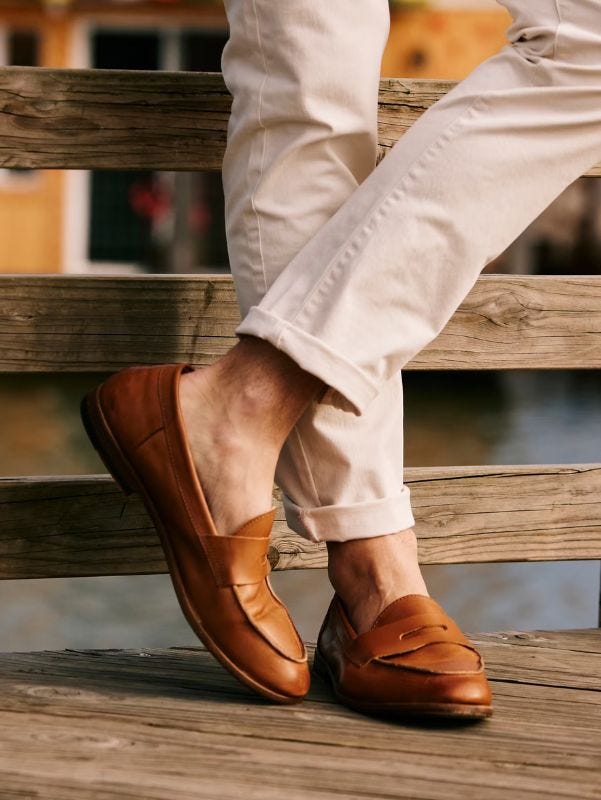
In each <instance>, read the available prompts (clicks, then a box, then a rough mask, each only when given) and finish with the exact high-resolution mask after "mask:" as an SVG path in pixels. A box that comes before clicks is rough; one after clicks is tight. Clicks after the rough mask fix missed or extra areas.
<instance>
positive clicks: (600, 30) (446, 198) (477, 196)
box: [190, 0, 601, 591]
mask: <svg viewBox="0 0 601 800" xmlns="http://www.w3.org/2000/svg"><path fill="white" fill-rule="evenodd" d="M505 5H506V6H507V7H508V8H509V9H510V10H511V11H513V13H514V17H515V23H514V25H513V26H512V27H511V29H510V32H509V34H510V39H511V42H512V44H511V46H509V47H507V48H505V49H504V50H503V51H502V52H501V53H500V54H499V55H498V56H495V57H494V58H492V59H489V60H488V61H486V62H485V63H484V64H483V65H481V66H480V67H479V68H478V69H477V70H475V71H474V72H473V73H472V75H470V76H469V77H468V78H467V79H466V80H465V81H463V82H462V83H461V84H460V85H459V87H458V88H457V89H456V90H454V91H453V92H452V93H450V94H449V95H448V96H447V97H446V98H444V99H443V100H442V101H440V102H439V103H437V104H436V105H435V106H434V107H433V108H432V109H430V110H429V111H428V112H427V113H426V114H425V115H424V116H423V117H422V118H421V119H420V120H419V122H418V123H417V124H416V125H415V126H414V127H413V128H412V130H411V131H410V132H409V133H408V134H406V135H405V136H404V137H403V139H402V140H401V141H400V142H399V143H398V144H397V145H396V146H395V148H393V151H392V153H391V154H390V155H389V156H387V158H386V159H385V160H384V162H383V163H382V164H380V165H379V166H378V167H377V168H376V169H375V170H374V172H373V173H372V174H371V175H370V176H369V177H368V178H367V179H366V180H365V181H364V182H363V183H362V184H361V185H360V186H359V188H358V189H357V190H356V191H355V192H354V193H353V194H352V196H351V197H350V198H349V200H348V201H347V202H345V203H344V204H343V205H342V207H341V208H340V209H339V210H338V212H336V213H335V214H334V216H333V217H332V218H331V220H330V221H329V222H327V223H326V224H325V225H324V226H323V227H322V228H321V229H320V231H319V232H318V233H317V235H316V236H314V237H313V239H312V240H311V241H310V242H309V243H308V244H307V245H306V246H305V247H304V248H303V249H302V250H301V252H300V253H299V254H298V255H297V256H296V257H295V258H294V259H293V260H292V262H291V263H290V264H289V265H288V266H287V267H286V268H285V269H284V271H283V272H282V273H281V275H280V277H279V278H278V279H277V280H276V282H275V284H274V285H273V286H272V287H271V288H270V289H269V291H268V292H267V294H266V296H265V297H264V299H263V300H262V301H261V302H260V303H259V304H258V306H257V307H255V308H253V309H252V310H251V311H250V313H249V314H248V315H247V317H246V319H245V320H244V321H243V323H242V325H241V326H240V328H239V333H240V334H248V335H250V336H251V337H260V338H264V339H266V340H268V341H269V342H271V343H272V344H273V345H275V347H276V348H278V351H276V350H274V349H272V350H271V351H269V350H266V349H265V347H264V346H262V347H260V346H259V343H257V342H256V340H255V339H254V338H252V339H247V337H243V339H244V340H243V342H241V344H240V345H239V346H238V348H235V349H234V351H232V353H231V355H230V356H228V357H226V359H224V360H223V361H222V362H221V364H220V365H218V366H217V368H216V370H213V371H212V372H211V370H212V368H210V370H208V371H205V373H206V374H205V375H203V376H202V380H207V381H208V380H209V379H210V380H211V381H212V384H213V388H212V390H211V391H212V392H214V394H215V396H221V397H222V399H224V395H223V394H221V393H222V390H223V381H221V380H220V378H219V375H220V374H221V373H223V372H224V371H227V370H226V368H227V367H228V365H232V364H237V367H236V371H233V370H230V371H229V372H227V375H228V380H229V384H228V387H227V396H228V397H229V398H231V399H232V402H234V401H235V397H236V393H237V392H240V391H241V389H242V384H243V383H244V381H245V380H246V381H247V385H250V383H252V382H253V380H254V378H252V379H251V378H250V376H251V375H254V374H255V371H256V369H257V365H258V364H259V363H260V370H261V371H260V374H261V386H258V385H257V384H255V390H256V394H255V400H256V399H257V395H261V403H260V404H259V405H260V408H258V409H257V411H256V413H257V414H260V416H261V418H262V425H263V429H264V431H266V430H267V429H268V427H269V426H268V424H267V421H268V420H271V421H272V422H273V423H274V424H275V423H276V422H278V421H279V422H281V423H282V429H281V430H285V429H286V425H285V424H284V421H283V419H282V410H283V409H284V407H285V406H287V404H288V403H292V402H294V401H293V395H294V398H296V401H298V405H297V406H295V407H296V408H297V410H298V409H299V408H302V410H303V411H306V409H307V408H309V407H310V406H311V403H312V401H314V399H315V398H316V397H317V396H318V393H319V384H317V385H316V384H312V383H311V380H310V379H309V377H308V375H309V374H310V375H314V376H317V377H318V378H321V380H322V381H323V382H324V383H325V384H327V385H330V386H331V387H333V388H332V389H331V390H330V391H329V392H327V394H326V396H325V398H323V399H322V400H321V404H322V405H324V406H326V408H329V409H334V408H335V407H336V408H342V409H344V410H345V411H348V412H352V411H359V412H361V413H362V414H364V413H365V412H366V411H367V410H368V408H369V406H370V403H372V402H376V401H377V397H378V395H379V394H380V393H381V392H382V391H383V390H385V389H386V388H387V385H388V383H389V381H391V380H395V379H396V375H397V374H398V370H399V369H400V368H402V366H403V365H404V364H405V363H406V362H407V360H409V359H410V358H411V357H412V356H413V355H414V354H415V353H416V352H418V351H419V350H420V349H421V348H422V347H424V346H425V345H426V344H427V343H428V342H429V341H431V339H433V338H434V337H435V336H436V335H437V334H438V332H439V331H440V330H441V329H442V327H443V326H444V325H445V324H446V322H447V320H448V319H449V318H450V316H451V315H452V313H453V312H454V310H455V308H456V307H457V305H458V304H459V303H460V302H461V300H462V299H463V297H464V296H465V295H466V294H467V292H468V291H469V289H470V288H471V286H472V285H473V283H474V281H475V280H476V278H477V276H478V274H479V273H480V271H481V269H482V267H483V266H484V265H485V264H486V263H487V262H488V261H489V260H490V259H491V258H493V257H494V256H495V255H496V254H497V253H498V252H499V251H501V250H502V249H503V248H504V247H505V246H507V245H508V244H509V243H510V242H511V241H512V240H513V239H514V238H515V237H516V236H517V235H518V234H519V233H520V231H521V230H522V229H523V228H524V227H525V226H526V225H527V224H528V223H529V222H530V221H531V220H532V219H533V218H534V217H535V216H536V215H537V214H538V213H539V212H540V211H541V210H542V209H543V208H544V207H545V206H546V205H547V204H548V203H549V202H550V201H551V200H552V199H553V198H554V197H555V196H556V195H557V194H558V193H559V192H560V191H561V190H562V189H563V188H564V187H565V186H567V185H568V184H569V183H570V182H571V181H572V180H574V179H575V178H576V177H577V176H578V175H579V174H581V173H582V172H584V171H585V170H586V169H587V168H588V167H589V166H590V165H591V164H593V163H594V162H595V161H596V160H597V159H598V158H600V157H601V106H599V103H598V98H599V92H600V89H601V19H600V15H599V13H598V12H599V6H598V3H597V2H594V1H593V0H579V2H568V0H559V2H557V3H556V2H555V1H554V0H537V2H529V3H527V4H526V3H523V4H516V3H514V2H513V0H511V2H510V1H509V0H507V2H506V3H505ZM253 342H254V344H253ZM253 352H256V353H257V356H256V358H255V357H254V356H253ZM278 353H279V354H278ZM290 357H291V358H292V360H293V361H294V362H295V363H296V364H297V365H298V366H299V368H300V369H301V370H302V369H304V370H306V371H307V373H308V375H307V383H306V384H303V381H302V376H300V377H299V375H296V379H295V382H294V386H295V388H294V392H293V393H292V394H291V393H289V394H288V395H287V394H286V392H287V389H286V379H285V378H283V377H282V375H283V372H282V370H284V371H285V369H287V368H288V367H287V366H286V365H288V364H289V361H290ZM241 365H244V366H245V369H244V370H242V371H241ZM272 373H273V374H274V375H276V374H277V375H279V376H280V378H279V379H277V380H276V379H274V381H273V383H274V385H275V384H276V383H277V385H278V386H279V389H278V390H277V391H274V392H273V393H272V395H271V396H269V395H270V389H269V387H270V386H271V383H272V381H271V378H270V375H271V374H272ZM236 374H239V378H238V379H237V378H236ZM295 374H296V373H295ZM278 380H279V383H278ZM190 383H191V382H190ZM303 386H304V387H305V388H302V387H303ZM261 387H262V388H261ZM266 387H267V388H266ZM245 391H247V390H245ZM303 392H304V394H303ZM287 411H288V408H286V413H287ZM232 413H233V412H232ZM241 416H242V415H241ZM240 425H241V427H244V425H245V423H244V422H243V421H241V423H240ZM293 426H294V422H292V424H291V427H290V430H291V429H292V427H293ZM280 434H281V431H280ZM273 438H274V440H275V439H277V436H274V437H273ZM284 438H286V437H284ZM268 440H269V437H268V436H266V437H265V438H263V439H260V438H259V439H256V440H255V450H256V449H257V448H258V449H259V450H261V448H262V447H264V446H266V442H267V441H268ZM282 444H283V440H282ZM365 449H366V450H368V449H369V443H367V444H366V448H365ZM201 450H202V447H201V448H200V449H199V452H200V453H201ZM199 460H200V461H201V462H202V453H201V455H200V457H199ZM247 463H250V464H252V463H253V462H252V459H249V461H248V462H247ZM265 485H267V482H265ZM250 491H251V487H250V485H249V486H248V487H247V491H246V495H248V494H249V493H250ZM263 492H264V494H263V501H264V502H267V500H266V494H267V492H266V490H265V489H264V490H263ZM246 495H245V494H244V493H239V495H238V496H239V497H240V498H242V497H243V496H246ZM215 497H216V499H215V504H216V506H217V505H219V504H221V505H223V504H224V502H225V499H224V497H218V496H217V495H216V496H215ZM240 505H241V507H243V505H244V504H243V502H240ZM345 546H346V545H345ZM365 585H366V586H367V583H366V584H365ZM357 591H359V589H357Z"/></svg>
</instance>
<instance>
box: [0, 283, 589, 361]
mask: <svg viewBox="0 0 601 800" xmlns="http://www.w3.org/2000/svg"><path fill="white" fill-rule="evenodd" d="M238 322H239V312H238V304H237V302H236V296H235V292H234V285H233V282H232V279H231V277H230V276H224V275H208V276H207V275H196V276H168V275H162V276H143V277H118V278H114V277H111V278H108V277H98V276H96V277H91V276H70V275H58V276H54V275H52V276H51V275H35V276H25V275H4V276H0V371H2V372H24V371H26V372H110V371H114V370H117V369H121V368H122V367H125V366H129V365H131V364H156V363H163V362H176V361H177V362H183V361H186V362H190V363H192V364H195V365H206V364H209V363H211V362H212V361H213V360H214V359H215V358H217V357H218V356H220V355H223V353H225V352H227V350H229V348H230V347H231V346H232V345H233V344H234V342H235V341H236V340H235V336H234V331H235V328H236V326H237V325H238ZM599 367H601V278H600V277H598V276H586V277H584V276H582V277H561V278H558V277H549V276H534V277H533V276H513V275H512V276H510V275H482V276H481V277H480V278H479V279H478V281H477V282H476V284H475V286H474V287H473V289H472V290H471V292H470V293H469V294H468V296H467V297H466V298H465V300H464V302H463V303H462V304H461V306H460V307H459V309H458V310H457V312H456V313H455V315H454V316H453V318H452V319H451V320H450V322H449V323H448V325H447V326H446V328H445V329H444V330H443V331H442V333H441V334H440V335H439V336H438V337H437V338H436V339H434V341H432V342H431V343H430V344H429V345H428V346H427V347H425V348H424V349H423V350H422V351H421V352H420V353H419V354H418V355H417V356H416V357H415V358H414V359H413V360H412V361H411V362H409V364H407V365H406V369H418V370H424V369H442V370H448V369H504V368H515V369H541V368H544V369H566V368H588V369H598V368H599Z"/></svg>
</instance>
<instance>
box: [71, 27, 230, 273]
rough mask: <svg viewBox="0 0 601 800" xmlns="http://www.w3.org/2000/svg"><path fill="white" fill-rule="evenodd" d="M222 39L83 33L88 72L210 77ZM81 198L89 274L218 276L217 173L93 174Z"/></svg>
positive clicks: (222, 246)
mask: <svg viewBox="0 0 601 800" xmlns="http://www.w3.org/2000/svg"><path fill="white" fill-rule="evenodd" d="M226 39H227V36H226V33H225V31H224V30H216V31H212V30H207V31H203V30H191V31H190V30H186V31H182V30H181V29H177V28H173V29H171V30H158V29H156V28H151V27H149V28H146V29H144V28H138V29H136V28H129V29H128V28H125V29H119V28H105V27H102V28H97V29H95V30H92V31H91V36H90V40H89V41H90V55H91V58H90V61H91V64H90V66H92V67H94V68H96V69H146V70H154V69H167V68H169V69H184V70H189V71H207V72H218V71H219V70H220V68H221V51H222V50H223V46H224V44H225V42H226ZM89 192H90V193H89V206H88V207H89V217H88V238H87V253H86V256H87V260H88V261H89V262H92V263H94V264H95V265H96V268H98V267H100V268H101V269H103V268H104V269H106V268H109V269H112V268H114V267H119V266H120V265H123V266H126V265H131V267H133V268H134V269H141V270H144V271H149V272H184V273H185V272H196V271H199V270H200V271H202V270H203V269H205V270H206V269H208V268H211V269H212V270H214V269H223V270H225V269H226V265H227V250H226V242H225V232H224V222H223V215H224V211H223V205H224V201H223V190H222V185H221V175H220V174H219V173H200V172H199V173H177V174H174V173H168V172H161V173H153V172H141V171H136V172H134V171H112V170H110V171H93V172H92V174H91V178H90V190H89Z"/></svg>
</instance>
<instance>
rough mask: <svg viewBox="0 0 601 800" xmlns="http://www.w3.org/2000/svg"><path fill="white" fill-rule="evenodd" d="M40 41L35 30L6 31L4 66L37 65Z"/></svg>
mask: <svg viewBox="0 0 601 800" xmlns="http://www.w3.org/2000/svg"><path fill="white" fill-rule="evenodd" d="M39 50H40V41H39V36H38V33H37V31H31V30H21V29H18V28H17V29H14V30H11V31H9V32H8V35H7V45H6V66H8V67H37V66H39V63H40V53H39Z"/></svg>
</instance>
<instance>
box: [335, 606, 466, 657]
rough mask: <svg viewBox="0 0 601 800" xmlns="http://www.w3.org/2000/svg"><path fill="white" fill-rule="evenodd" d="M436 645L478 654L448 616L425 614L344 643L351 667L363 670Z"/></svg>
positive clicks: (400, 620) (376, 629) (389, 624)
mask: <svg viewBox="0 0 601 800" xmlns="http://www.w3.org/2000/svg"><path fill="white" fill-rule="evenodd" d="M438 643H445V644H457V645H461V646H463V647H467V648H468V649H469V650H473V651H474V652H476V653H477V652H478V651H477V650H476V649H475V648H474V647H472V645H471V644H470V643H469V641H468V640H467V639H466V637H465V636H464V634H463V632H462V631H461V629H460V628H459V627H458V626H457V625H456V624H455V622H453V620H452V619H451V618H450V617H447V616H446V615H443V614H440V613H425V614H413V615H411V616H408V617H405V618H404V619H398V620H395V621H394V622H390V623H388V624H387V625H381V626H380V627H377V628H373V629H372V630H370V631H367V632H366V633H362V634H360V635H359V636H357V637H356V638H355V639H353V640H352V641H350V642H349V643H348V645H347V646H346V648H345V655H346V656H347V658H348V659H349V660H350V661H352V663H353V664H355V666H357V667H364V666H365V665H367V664H369V663H370V662H371V661H373V660H374V659H376V658H386V657H387V656H398V655H403V654H404V653H412V652H414V651H415V650H419V649H421V648H422V647H426V646H427V645H430V644H438ZM478 655H479V654H478Z"/></svg>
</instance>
